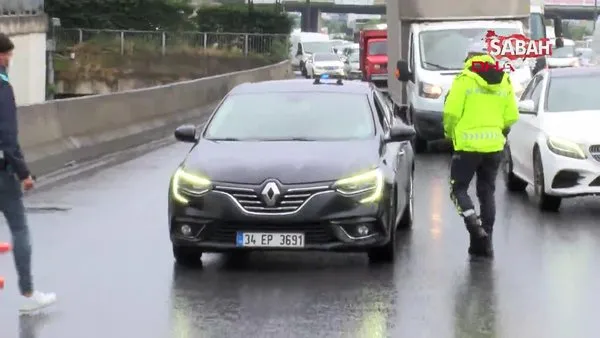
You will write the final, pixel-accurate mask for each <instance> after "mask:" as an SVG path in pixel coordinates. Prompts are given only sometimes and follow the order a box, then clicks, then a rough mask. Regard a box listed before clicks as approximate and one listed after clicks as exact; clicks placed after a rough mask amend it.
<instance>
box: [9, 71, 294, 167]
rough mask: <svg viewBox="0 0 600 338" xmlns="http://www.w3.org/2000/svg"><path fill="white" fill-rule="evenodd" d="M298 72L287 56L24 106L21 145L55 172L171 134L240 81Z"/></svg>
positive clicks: (35, 164) (203, 113)
mask: <svg viewBox="0 0 600 338" xmlns="http://www.w3.org/2000/svg"><path fill="white" fill-rule="evenodd" d="M293 76H294V75H293V72H292V70H291V67H290V63H289V61H284V62H281V63H278V64H275V65H271V66H266V67H261V68H255V69H251V70H246V71H241V72H235V73H229V74H223V75H218V76H213V77H208V78H202V79H198V80H192V81H185V82H178V83H173V84H169V85H164V86H158V87H152V88H147V89H141V90H132V91H126V92H120V93H114V94H107V95H95V96H89V97H82V98H73V99H64V100H54V101H47V102H45V103H41V104H35V105H29V106H21V107H19V128H20V141H21V146H22V147H23V151H24V153H25V158H26V159H27V162H28V163H29V164H30V168H31V170H32V171H33V172H34V173H35V174H37V175H42V174H46V173H50V172H53V171H56V170H59V169H61V168H63V167H65V166H66V165H68V164H69V163H73V162H85V161H87V160H91V159H96V158H97V157H99V156H102V155H106V154H110V153H113V152H116V151H120V150H125V149H127V148H130V147H134V146H137V145H141V144H144V143H146V142H149V141H152V140H155V139H157V138H160V137H164V136H167V135H168V134H170V133H172V132H173V129H174V128H175V127H176V126H177V125H179V124H181V123H186V122H191V121H194V122H200V121H202V120H203V119H205V118H207V117H208V116H209V115H210V114H211V113H212V110H213V108H214V106H215V104H216V103H218V102H219V101H220V100H221V99H222V98H223V97H224V96H225V95H226V94H227V93H228V92H229V91H230V90H231V89H232V88H233V87H235V86H236V85H238V84H241V83H244V82H258V81H266V80H275V79H286V78H293Z"/></svg>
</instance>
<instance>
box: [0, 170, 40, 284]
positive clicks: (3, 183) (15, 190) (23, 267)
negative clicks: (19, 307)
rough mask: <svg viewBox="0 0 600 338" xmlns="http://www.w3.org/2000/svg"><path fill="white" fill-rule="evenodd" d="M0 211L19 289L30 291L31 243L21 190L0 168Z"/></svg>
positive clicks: (18, 184) (11, 176) (13, 176)
mask: <svg viewBox="0 0 600 338" xmlns="http://www.w3.org/2000/svg"><path fill="white" fill-rule="evenodd" d="M0 211H1V212H2V213H3V214H4V217H5V218H6V223H8V228H9V229H10V234H11V235H12V243H13V255H14V259H15V266H16V267H17V273H18V275H19V290H20V291H21V293H22V294H28V293H31V292H32V291H33V279H32V277H31V243H30V239H29V227H28V226H27V218H26V217H25V206H24V205H23V192H22V191H21V183H20V182H19V180H17V178H16V177H15V175H14V174H12V173H10V172H9V171H6V170H0Z"/></svg>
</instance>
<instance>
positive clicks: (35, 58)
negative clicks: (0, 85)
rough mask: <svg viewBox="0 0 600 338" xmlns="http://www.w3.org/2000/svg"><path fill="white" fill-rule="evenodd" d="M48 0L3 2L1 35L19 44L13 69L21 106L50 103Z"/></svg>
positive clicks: (0, 24) (0, 6)
mask: <svg viewBox="0 0 600 338" xmlns="http://www.w3.org/2000/svg"><path fill="white" fill-rule="evenodd" d="M47 30H48V17H47V16H46V14H45V13H44V0H0V32H2V33H5V34H8V35H9V36H10V37H11V39H12V41H13V43H14V44H15V57H14V60H13V63H12V65H11V67H10V69H9V76H10V78H11V83H12V85H13V88H14V90H15V96H16V99H17V105H20V106H21V105H28V104H33V103H39V102H43V101H45V100H46V81H45V79H46V31H47Z"/></svg>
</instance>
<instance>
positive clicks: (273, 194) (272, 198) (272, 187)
mask: <svg viewBox="0 0 600 338" xmlns="http://www.w3.org/2000/svg"><path fill="white" fill-rule="evenodd" d="M260 194H261V195H262V197H263V201H264V202H265V204H266V205H267V206H268V207H274V206H275V204H277V200H278V199H279V196H281V191H279V187H278V186H277V183H275V182H269V183H267V184H266V185H265V187H264V188H263V190H262V192H261V193H260Z"/></svg>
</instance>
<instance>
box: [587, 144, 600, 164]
mask: <svg viewBox="0 0 600 338" xmlns="http://www.w3.org/2000/svg"><path fill="white" fill-rule="evenodd" d="M589 150H590V154H592V157H593V158H594V159H595V160H596V161H598V162H600V144H594V145H592V146H590V149H589Z"/></svg>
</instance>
